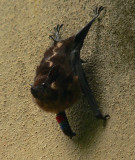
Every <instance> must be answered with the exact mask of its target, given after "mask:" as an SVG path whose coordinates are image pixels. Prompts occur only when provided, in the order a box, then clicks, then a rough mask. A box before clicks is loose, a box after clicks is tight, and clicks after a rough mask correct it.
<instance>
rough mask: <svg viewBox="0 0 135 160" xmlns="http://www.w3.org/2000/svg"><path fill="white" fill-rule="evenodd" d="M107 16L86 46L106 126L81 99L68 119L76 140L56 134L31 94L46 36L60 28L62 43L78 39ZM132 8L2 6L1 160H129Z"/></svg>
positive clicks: (44, 2)
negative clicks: (97, 14)
mask: <svg viewBox="0 0 135 160" xmlns="http://www.w3.org/2000/svg"><path fill="white" fill-rule="evenodd" d="M97 5H103V6H105V7H106V9H105V10H104V11H103V12H102V14H101V16H100V19H99V20H98V21H96V22H95V23H94V25H93V26H92V28H91V31H90V32H89V35H88V36H87V39H86V41H85V45H84V48H83V50H82V58H83V59H84V60H87V63H86V64H85V65H84V69H85V71H86V75H87V78H88V81H89V84H90V85H91V87H92V89H93V92H94V95H95V97H96V99H97V102H98V104H99V106H100V108H101V110H102V111H103V113H109V114H110V116H111V119H110V120H108V122H107V124H106V126H105V125H104V124H103V122H102V121H99V120H96V119H95V118H94V117H93V114H92V113H91V110H90V107H88V105H87V102H86V100H85V98H84V97H83V96H82V98H81V100H80V101H79V102H78V103H77V104H76V105H75V106H74V107H73V108H71V109H69V110H68V111H67V114H68V117H69V121H70V124H71V126H72V129H73V130H74V131H75V132H76V134H77V136H76V137H75V138H73V139H72V140H70V139H69V138H68V137H66V136H64V135H63V133H62V132H61V131H60V129H59V126H58V124H57V122H56V120H55V115H53V114H49V113H46V112H43V111H42V110H40V109H39V108H38V107H37V106H36V105H35V104H34V103H33V102H32V98H31V94H30V86H29V84H31V83H32V82H33V77H34V75H35V68H36V66H37V65H38V64H39V61H40V60H41V58H42V56H43V52H44V51H45V50H46V48H47V47H49V46H50V45H51V40H50V39H49V38H48V35H49V34H50V33H51V32H52V31H53V27H54V26H56V24H58V23H60V24H61V23H64V28H63V30H62V36H63V37H64V38H66V37H67V36H70V35H72V34H73V33H76V31H78V30H79V29H80V28H81V27H82V26H84V24H86V23H87V22H88V21H89V20H90V19H91V18H92V15H93V9H94V8H95V7H96V6H97ZM134 26H135V1H134V0H130V1H128V0H113V1H111V0H100V1H99V0H96V1H92V0H61V1H59V0H41V1H38V0H12V1H9V0H1V1H0V159H1V160H57V159H58V160H63V159H64V160H135V27H134Z"/></svg>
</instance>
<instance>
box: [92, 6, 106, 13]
mask: <svg viewBox="0 0 135 160" xmlns="http://www.w3.org/2000/svg"><path fill="white" fill-rule="evenodd" d="M103 9H104V7H103V6H100V7H96V9H95V10H94V13H95V15H99V14H100V12H101V11H102V10H103Z"/></svg>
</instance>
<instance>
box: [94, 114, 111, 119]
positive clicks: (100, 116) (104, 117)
mask: <svg viewBox="0 0 135 160" xmlns="http://www.w3.org/2000/svg"><path fill="white" fill-rule="evenodd" d="M96 118H97V119H103V120H107V119H109V118H110V115H109V114H107V115H105V116H103V115H102V114H98V115H96Z"/></svg>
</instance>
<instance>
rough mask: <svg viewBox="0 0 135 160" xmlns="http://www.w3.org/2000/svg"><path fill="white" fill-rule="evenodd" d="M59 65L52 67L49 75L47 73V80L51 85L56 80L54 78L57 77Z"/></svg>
mask: <svg viewBox="0 0 135 160" xmlns="http://www.w3.org/2000/svg"><path fill="white" fill-rule="evenodd" d="M59 68H60V66H59V65H55V66H53V67H52V68H51V69H50V71H49V73H48V78H49V82H50V83H52V82H54V81H55V80H56V78H57V77H58V76H59Z"/></svg>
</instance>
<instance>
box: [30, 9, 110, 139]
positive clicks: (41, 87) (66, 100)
mask: <svg viewBox="0 0 135 160" xmlns="http://www.w3.org/2000/svg"><path fill="white" fill-rule="evenodd" d="M103 9H104V7H102V6H100V7H97V8H96V10H95V16H94V18H93V19H92V20H91V21H90V22H89V23H88V24H87V25H86V26H84V28H82V29H81V30H80V31H79V32H78V33H77V34H75V35H73V36H71V37H69V38H67V39H65V40H61V37H60V29H61V28H62V26H63V24H62V25H57V27H55V28H54V30H55V34H54V35H50V38H51V39H52V40H53V45H52V46H51V47H50V48H49V49H47V50H46V51H45V53H44V57H43V59H42V60H41V62H40V65H39V66H37V69H36V76H35V78H34V84H33V85H32V86H31V93H32V95H33V98H34V101H35V102H36V104H37V105H38V106H39V107H40V108H42V109H43V110H44V111H47V112H52V113H55V114H56V120H57V122H58V123H59V125H60V127H61V129H62V131H63V133H64V134H65V135H67V136H69V137H70V138H72V137H73V136H75V135H76V134H75V133H74V132H73V131H72V129H71V127H70V125H69V122H68V119H67V116H66V113H65V110H66V109H67V108H69V107H71V106H73V105H74V103H75V102H77V100H78V99H79V96H80V93H81V91H82V92H83V93H84V95H85V97H86V98H87V100H88V104H89V105H90V107H91V109H92V111H93V113H94V115H95V117H96V118H98V119H103V120H106V119H108V118H109V117H110V116H109V115H105V116H104V115H103V114H102V113H101V111H100V109H99V107H98V105H97V102H96V100H95V98H94V96H93V94H92V91H91V89H90V87H89V85H88V82H87V79H86V77H85V73H84V71H83V68H82V63H83V60H81V58H80V51H81V48H82V47H83V43H84V39H85V37H86V35H87V33H88V31H89V29H90V27H91V25H92V24H93V22H94V21H95V20H96V18H97V17H98V16H99V14H100V12H101V11H102V10H103Z"/></svg>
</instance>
